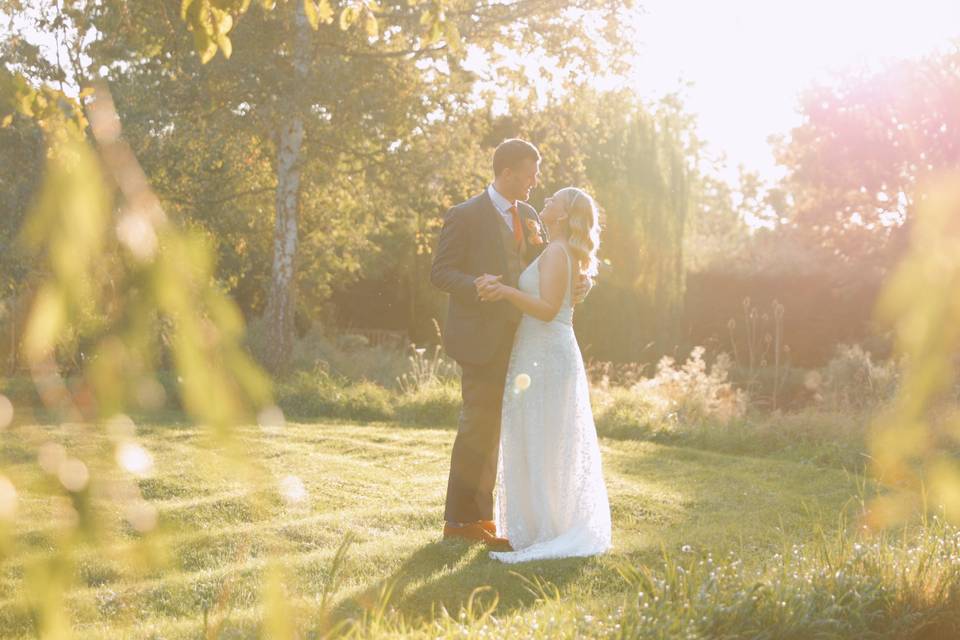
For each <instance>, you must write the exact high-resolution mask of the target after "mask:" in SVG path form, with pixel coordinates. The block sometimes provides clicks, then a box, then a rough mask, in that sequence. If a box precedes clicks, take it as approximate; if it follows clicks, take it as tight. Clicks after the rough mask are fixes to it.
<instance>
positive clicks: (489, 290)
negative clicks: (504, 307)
mask: <svg viewBox="0 0 960 640" xmlns="http://www.w3.org/2000/svg"><path fill="white" fill-rule="evenodd" d="M509 289H510V287H508V286H507V285H505V284H503V283H502V282H494V283H492V284H491V285H489V286H487V287H486V288H485V289H484V293H483V297H482V299H483V300H485V301H486V302H497V301H499V300H503V299H504V298H505V297H506V296H507V291H508V290H509Z"/></svg>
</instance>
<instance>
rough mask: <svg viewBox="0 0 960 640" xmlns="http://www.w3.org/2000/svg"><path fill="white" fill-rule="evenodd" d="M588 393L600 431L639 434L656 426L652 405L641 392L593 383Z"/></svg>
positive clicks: (616, 433)
mask: <svg viewBox="0 0 960 640" xmlns="http://www.w3.org/2000/svg"><path fill="white" fill-rule="evenodd" d="M590 397H591V401H592V404H593V416H594V422H595V423H596V425H597V432H598V433H600V435H603V436H613V437H638V436H642V435H648V434H649V433H650V432H651V431H652V430H653V428H654V427H655V423H656V418H655V415H656V410H655V406H654V404H653V403H652V402H651V401H650V400H649V398H648V397H647V396H646V395H644V394H640V393H637V392H635V391H633V390H631V389H627V388H624V387H603V386H596V387H594V388H593V389H592V390H591V393H590Z"/></svg>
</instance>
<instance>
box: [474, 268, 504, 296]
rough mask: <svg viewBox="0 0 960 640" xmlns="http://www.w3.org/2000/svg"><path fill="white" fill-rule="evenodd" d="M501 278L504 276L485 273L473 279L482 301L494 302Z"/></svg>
mask: <svg viewBox="0 0 960 640" xmlns="http://www.w3.org/2000/svg"><path fill="white" fill-rule="evenodd" d="M501 278H503V276H492V275H490V274H489V273H485V274H483V275H482V276H480V277H479V278H476V279H475V280H474V281H473V284H474V286H476V287H477V297H479V298H480V300H481V302H492V301H493V300H494V298H493V296H494V295H495V294H496V291H497V289H498V286H499V285H500V279H501Z"/></svg>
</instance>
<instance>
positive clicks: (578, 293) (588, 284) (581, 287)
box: [572, 273, 593, 304]
mask: <svg viewBox="0 0 960 640" xmlns="http://www.w3.org/2000/svg"><path fill="white" fill-rule="evenodd" d="M592 288H593V280H592V279H591V278H590V276H588V275H585V274H582V273H581V274H580V275H579V276H578V277H577V282H576V284H574V285H573V296H572V298H573V304H580V303H581V302H583V299H584V298H586V297H587V294H588V293H590V289H592Z"/></svg>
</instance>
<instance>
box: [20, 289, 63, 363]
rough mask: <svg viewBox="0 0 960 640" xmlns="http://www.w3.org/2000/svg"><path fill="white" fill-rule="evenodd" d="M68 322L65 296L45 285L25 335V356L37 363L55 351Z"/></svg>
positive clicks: (34, 304) (37, 297)
mask: <svg viewBox="0 0 960 640" xmlns="http://www.w3.org/2000/svg"><path fill="white" fill-rule="evenodd" d="M65 320H66V309H65V301H64V297H63V295H62V294H61V293H60V292H59V291H57V289H56V288H55V287H54V286H53V285H51V284H46V285H44V286H43V287H42V288H41V289H40V290H39V291H38V292H37V296H36V298H34V300H33V308H32V309H31V311H30V317H29V319H28V320H27V327H26V331H25V332H24V335H23V355H24V356H25V357H26V358H27V360H29V361H30V362H37V361H39V360H41V359H43V358H44V357H46V355H47V354H48V353H49V352H50V350H51V349H53V346H54V344H55V343H56V340H57V337H58V336H59V335H60V331H61V330H62V329H63V325H64V321H65Z"/></svg>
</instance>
